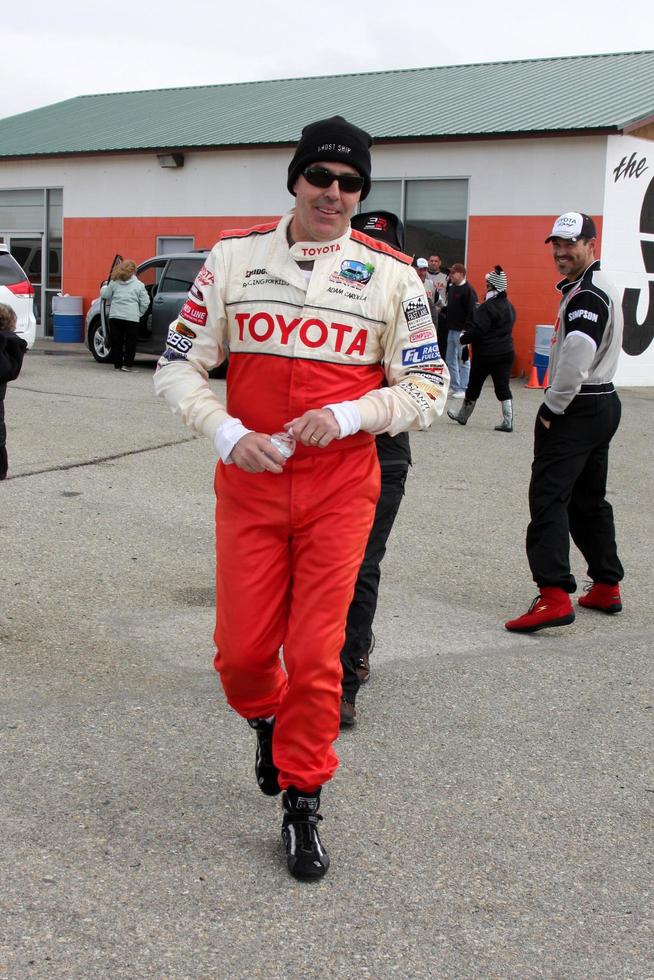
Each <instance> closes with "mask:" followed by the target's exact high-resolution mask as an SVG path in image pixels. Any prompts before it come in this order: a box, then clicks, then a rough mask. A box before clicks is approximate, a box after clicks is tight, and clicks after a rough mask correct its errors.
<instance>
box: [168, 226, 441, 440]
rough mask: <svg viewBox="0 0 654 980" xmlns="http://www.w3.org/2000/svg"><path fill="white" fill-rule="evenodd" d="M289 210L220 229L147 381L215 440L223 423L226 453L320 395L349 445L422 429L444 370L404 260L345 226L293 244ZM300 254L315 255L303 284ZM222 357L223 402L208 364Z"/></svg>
mask: <svg viewBox="0 0 654 980" xmlns="http://www.w3.org/2000/svg"><path fill="white" fill-rule="evenodd" d="M292 217H293V214H292V212H291V214H289V215H286V216H285V217H283V218H282V219H281V220H280V221H278V222H274V223H272V224H267V225H260V226H257V227H255V228H250V229H245V230H235V231H226V232H223V234H222V235H221V237H220V240H219V241H218V243H217V244H216V245H215V246H214V248H213V249H212V251H211V254H210V255H209V256H208V257H207V261H206V264H205V265H204V266H203V268H202V269H201V270H200V272H199V274H198V276H197V279H196V280H195V283H194V284H193V286H192V287H191V290H190V292H189V296H188V299H187V301H186V303H185V304H184V306H183V308H182V310H181V312H180V315H179V318H178V320H177V321H176V322H175V323H173V324H172V325H171V327H170V330H169V333H168V340H167V345H166V349H165V351H164V353H163V354H162V356H161V358H160V359H159V363H158V365H157V371H156V373H155V379H154V384H155V390H156V392H157V394H158V395H161V396H163V397H164V398H165V400H166V401H167V403H168V404H169V405H170V407H171V408H172V410H173V411H174V412H175V413H176V414H178V415H180V416H181V418H182V420H183V421H184V422H185V423H186V425H188V426H189V427H190V428H191V429H193V430H194V431H196V432H199V433H204V434H205V435H207V436H209V438H211V439H212V440H215V441H216V444H217V445H219V444H220V440H216V433H217V431H218V430H219V429H222V430H225V429H227V430H229V429H230V427H231V429H232V430H233V432H234V433H235V437H233V438H232V440H231V442H230V449H229V450H227V453H225V452H223V451H222V447H221V454H222V455H223V459H225V458H226V455H228V452H229V451H231V447H232V446H233V444H234V443H235V442H236V441H237V440H238V438H240V436H241V435H242V434H243V433H244V432H246V431H248V430H253V431H256V432H266V433H273V432H276V431H279V430H280V429H282V428H283V425H284V423H285V422H289V421H290V420H291V419H293V418H295V417H297V416H300V415H302V414H303V413H304V412H305V411H308V410H309V409H312V408H323V407H326V406H327V405H329V407H330V408H332V409H333V410H334V414H335V416H336V418H337V420H338V422H339V426H340V428H341V437H342V438H343V437H347V438H348V441H351V444H352V445H353V446H354V444H355V442H357V441H360V442H368V441H370V440H371V439H372V436H371V435H370V433H372V434H376V433H380V432H388V433H389V434H390V435H395V434H397V433H398V432H402V431H405V430H416V429H425V428H427V427H428V426H429V425H430V424H431V422H432V421H433V420H434V418H436V416H438V415H440V414H442V412H443V409H444V407H445V402H446V399H447V388H448V381H449V375H448V371H447V368H446V366H445V364H444V362H443V361H442V359H441V356H440V354H439V350H438V344H437V341H436V333H435V330H434V326H433V323H432V319H431V316H430V313H429V308H428V304H427V298H426V295H425V291H424V288H423V285H422V283H421V282H420V280H419V278H418V275H417V273H416V272H415V270H414V269H412V268H411V264H410V263H411V260H410V258H409V257H408V256H406V255H403V254H402V253H401V252H397V251H395V250H394V249H392V248H391V247H390V246H388V245H386V244H385V243H384V242H380V241H377V240H375V239H372V238H369V237H368V236H367V235H364V234H363V233H361V232H357V231H353V230H351V229H349V228H348V231H347V233H346V234H345V235H343V237H342V238H339V239H336V240H334V241H330V242H298V243H296V244H294V245H292V246H289V244H288V240H287V229H288V226H289V223H290V221H291V220H292ZM298 261H301V262H306V261H309V262H311V261H313V263H314V265H313V271H312V273H311V275H310V278H309V279H308V281H307V278H306V276H305V273H304V272H303V270H302V269H301V268H300V267H299V266H298V264H297V263H298ZM227 353H228V354H229V368H228V373H227V402H226V405H223V404H222V403H221V401H220V400H219V398H218V397H217V396H216V394H215V393H214V391H213V390H212V388H211V387H210V385H209V383H208V371H210V370H211V369H212V368H213V367H214V366H215V365H217V364H220V363H221V362H222V361H223V360H224V359H225V357H226V355H227ZM382 362H383V367H382ZM385 382H386V385H387V386H384V387H383V385H385ZM340 446H341V448H342V447H343V444H342V443H341V444H340ZM330 448H339V443H337V442H334V443H331V444H330V446H327V447H326V448H322V449H316V447H305V446H298V450H299V451H302V452H303V453H304V452H316V451H318V452H325V451H328V450H329V449H330Z"/></svg>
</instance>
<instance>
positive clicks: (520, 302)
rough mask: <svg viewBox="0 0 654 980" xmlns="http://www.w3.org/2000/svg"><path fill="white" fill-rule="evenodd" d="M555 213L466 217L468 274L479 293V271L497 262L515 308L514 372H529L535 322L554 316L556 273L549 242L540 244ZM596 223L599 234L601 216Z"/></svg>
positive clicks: (481, 286)
mask: <svg viewBox="0 0 654 980" xmlns="http://www.w3.org/2000/svg"><path fill="white" fill-rule="evenodd" d="M556 217H557V215H555V214H553V215H549V216H546V217H543V216H541V215H539V216H537V217H530V216H525V215H521V216H519V217H516V216H512V217H508V216H499V217H498V216H494V217H471V218H469V221H468V279H469V280H470V282H471V283H472V285H473V286H474V287H475V289H476V290H477V293H478V295H479V298H480V299H482V298H483V294H484V292H485V288H484V276H485V274H486V273H487V272H489V271H490V270H491V269H492V268H493V266H494V265H496V264H499V265H501V266H502V268H503V269H504V270H505V271H506V274H507V277H508V280H509V298H510V300H511V302H512V303H513V305H514V306H515V309H516V324H515V327H514V330H513V338H514V342H515V349H516V361H515V365H514V374H525V375H528V374H529V369H530V368H531V365H532V362H533V354H534V334H535V329H536V324H537V323H549V324H552V325H553V324H554V321H555V319H556V312H557V309H558V305H559V304H558V295H559V294H558V292H557V291H556V289H555V288H554V287H555V285H556V283H557V282H558V280H559V278H560V277H559V275H558V273H557V271H556V269H555V268H554V263H553V261H552V249H551V246H549V245H545V244H544V242H545V239H546V238H547V236H548V235H549V233H550V231H551V230H552V225H553V224H554V221H555V219H556ZM596 224H597V232H598V235H599V236H600V238H601V233H602V219H601V218H599V219H596ZM598 254H599V249H598Z"/></svg>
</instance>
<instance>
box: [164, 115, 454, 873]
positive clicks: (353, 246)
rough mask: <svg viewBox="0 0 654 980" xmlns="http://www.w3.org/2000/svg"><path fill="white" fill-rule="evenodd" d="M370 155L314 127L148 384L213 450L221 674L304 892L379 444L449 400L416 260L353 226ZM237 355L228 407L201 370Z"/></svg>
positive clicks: (231, 243) (332, 125)
mask: <svg viewBox="0 0 654 980" xmlns="http://www.w3.org/2000/svg"><path fill="white" fill-rule="evenodd" d="M370 145H371V139H370V137H369V136H368V134H367V133H365V132H363V131H362V130H360V129H358V128H357V127H355V126H352V125H351V124H350V123H348V122H347V121H346V120H345V119H343V118H342V117H340V116H334V117H333V118H331V119H326V120H320V121H319V122H316V123H313V124H311V125H309V126H306V127H305V128H304V130H303V132H302V137H301V140H300V142H299V144H298V146H297V148H296V151H295V155H294V157H293V159H292V161H291V163H290V165H289V174H288V184H287V186H288V188H289V191H290V192H291V193H292V194H294V195H295V197H296V207H295V209H294V211H292V212H291V213H290V214H288V215H286V216H285V217H283V218H282V219H281V220H280V221H278V222H275V223H272V224H269V225H263V226H259V227H256V228H251V229H249V230H238V231H233V232H224V233H223V234H222V235H221V238H220V240H219V242H218V243H217V244H216V245H215V246H214V248H213V250H212V252H211V254H210V256H209V257H208V259H207V262H206V265H205V266H204V267H203V269H202V270H201V271H200V273H199V275H198V277H197V279H196V281H195V283H194V285H193V287H192V288H191V291H190V293H189V297H188V299H187V302H186V304H185V305H184V307H183V309H182V311H181V314H180V317H179V320H178V321H177V322H176V323H175V324H173V325H172V326H171V329H170V332H169V335H168V342H167V347H166V350H165V351H164V353H163V355H162V357H161V359H160V361H159V365H158V369H157V372H156V375H155V389H156V391H157V394H159V395H162V396H163V397H164V398H165V399H166V401H167V402H168V404H169V405H170V407H171V408H172V409H173V411H174V412H176V413H177V414H179V415H180V416H181V418H182V420H183V421H184V422H185V423H186V424H187V425H188V426H189V427H190V428H192V429H194V430H195V431H197V432H201V433H204V434H206V435H207V436H209V438H210V439H212V440H213V442H214V445H215V446H216V448H217V450H218V453H219V454H220V461H219V463H218V466H217V468H216V478H215V491H216V500H217V505H216V552H217V613H216V630H215V637H214V638H215V642H216V649H217V652H216V657H215V666H216V669H217V670H218V671H219V673H220V677H221V681H222V684H223V688H224V690H225V695H226V697H227V700H228V702H229V704H230V705H231V706H232V707H233V708H234V709H235V710H236V711H237V712H238V713H239V714H240V715H241V716H242V717H244V718H245V719H247V720H248V722H249V724H250V725H251V727H252V728H254V729H255V730H256V732H257V754H256V761H255V772H256V776H257V781H258V784H259V787H260V788H261V790H262V791H263V792H264V793H266V794H268V795H275V794H277V793H279V792H280V791H283V811H284V812H283V823H282V838H283V840H284V844H285V847H286V851H287V861H288V867H289V870H290V871H291V873H292V874H293V875H295V877H297V878H316V877H320V876H322V875H323V874H324V873H325V872H326V870H327V868H328V866H329V858H328V857H327V854H326V852H325V850H324V847H323V846H322V843H321V841H320V838H319V836H318V832H317V823H318V820H319V819H321V817H320V815H319V813H318V808H319V803H320V790H321V787H322V785H323V784H324V783H325V782H327V780H329V779H330V778H331V776H332V775H333V773H334V771H335V769H336V767H337V764H338V760H337V757H336V754H335V752H334V750H333V748H332V743H333V742H334V741H335V739H336V738H337V736H338V730H339V717H340V687H341V665H340V659H339V652H340V649H341V646H342V643H343V637H344V625H345V618H346V614H347V610H348V606H349V603H350V599H351V597H352V593H353V589H354V583H355V580H356V577H357V572H358V570H359V566H360V564H361V559H362V557H363V553H364V549H365V545H366V541H367V538H368V534H369V531H370V527H371V524H372V520H373V516H374V512H375V505H376V502H377V497H378V495H379V464H378V462H377V456H376V452H375V443H374V434H376V433H379V432H388V433H390V434H391V435H393V434H395V433H397V432H400V431H403V430H407V429H423V428H426V427H427V426H429V425H430V423H431V422H432V420H433V419H434V418H435V417H436V416H437V415H439V414H441V413H442V411H443V407H444V405H445V400H446V397H447V381H448V375H447V370H446V368H445V366H444V364H443V362H442V360H441V358H440V356H439V354H438V347H437V345H436V340H435V334H434V337H433V339H432V338H431V336H430V338H429V339H428V340H425V339H424V338H425V329H426V328H427V327H428V326H429V327H432V322H431V317H430V315H429V310H428V308H427V301H426V298H425V293H424V289H423V288H422V286H421V284H420V282H419V280H418V278H417V276H416V274H415V272H414V271H413V270H412V269H411V267H410V259H409V258H408V257H407V256H405V255H403V254H402V253H400V252H397V251H395V250H394V249H392V248H391V247H390V246H388V245H386V244H385V243H383V242H377V241H374V240H373V239H370V238H368V237H367V236H365V235H363V234H361V233H359V232H355V231H352V230H351V228H350V224H349V219H350V216H351V215H352V213H353V212H354V209H355V207H356V205H357V203H358V202H359V200H360V199H362V198H364V197H365V196H366V195H367V193H368V191H369V190H370V150H369V147H370ZM227 349H229V368H228V372H227V399H226V405H223V404H221V402H220V401H219V400H218V398H217V397H216V395H215V394H214V392H213V391H212V389H211V388H210V386H209V385H208V382H207V372H208V371H209V370H210V369H211V368H212V367H214V365H216V364H218V363H220V362H221V361H222V360H223V359H224V357H225V351H226V350H227ZM382 362H383V364H384V367H383V368H382ZM384 376H385V377H386V380H387V381H388V386H387V387H382V385H383V381H384ZM282 429H285V430H287V431H288V432H290V433H291V434H292V436H293V437H294V438H295V440H296V450H295V454H294V455H293V456H292V458H290V459H289V460H288V461H286V462H285V460H284V457H283V456H282V454H281V453H280V452H279V451H278V449H277V448H276V447H275V445H274V443H273V442H272V441H271V434H273V433H276V432H278V431H279V430H282ZM280 650H283V667H282V662H281V661H280Z"/></svg>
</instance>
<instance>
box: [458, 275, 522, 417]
mask: <svg viewBox="0 0 654 980" xmlns="http://www.w3.org/2000/svg"><path fill="white" fill-rule="evenodd" d="M507 288H508V283H507V278H506V272H505V271H504V269H503V268H502V266H501V265H496V266H495V268H494V269H493V271H492V272H488V273H487V274H486V290H487V292H486V299H485V301H484V302H483V303H481V304H480V305H479V306H478V307H477V309H476V310H475V313H474V319H473V323H472V325H471V326H470V327H469V328H467V329H466V330H464V331H463V333H462V334H461V338H460V341H461V344H462V345H464V346H467V345H468V344H470V345H471V347H472V363H471V367H470V380H469V381H468V387H467V388H466V392H465V399H464V402H463V404H462V405H461V408H460V409H459V411H458V412H455V411H453V410H452V409H449V410H448V413H447V414H448V416H449V417H450V418H451V419H454V421H455V422H458V423H459V424H460V425H465V424H466V422H467V421H468V419H469V418H470V416H471V415H472V413H473V411H474V407H475V404H476V403H477V399H478V398H479V396H480V394H481V389H482V387H483V385H484V381H485V380H486V378H487V377H488V375H489V374H490V376H491V377H492V379H493V385H494V387H495V395H496V397H497V400H498V401H500V402H501V403H502V421H501V422H500V424H499V425H496V426H495V431H496V432H513V396H512V394H511V388H510V387H509V379H510V377H511V368H512V366H513V361H514V359H515V351H514V349H513V336H512V331H513V324H514V323H515V309H514V308H513V306H512V304H511V303H510V302H509V300H508V298H507V295H506V291H507Z"/></svg>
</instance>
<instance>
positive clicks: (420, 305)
mask: <svg viewBox="0 0 654 980" xmlns="http://www.w3.org/2000/svg"><path fill="white" fill-rule="evenodd" d="M402 309H403V310H404V316H405V317H406V322H407V325H408V327H409V330H417V329H418V327H425V328H427V327H428V326H429V325H430V324H431V323H432V319H431V314H430V312H429V307H428V306H427V303H426V298H425V297H424V296H414V297H413V298H412V299H405V300H404V302H403V303H402ZM432 326H433V324H432Z"/></svg>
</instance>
